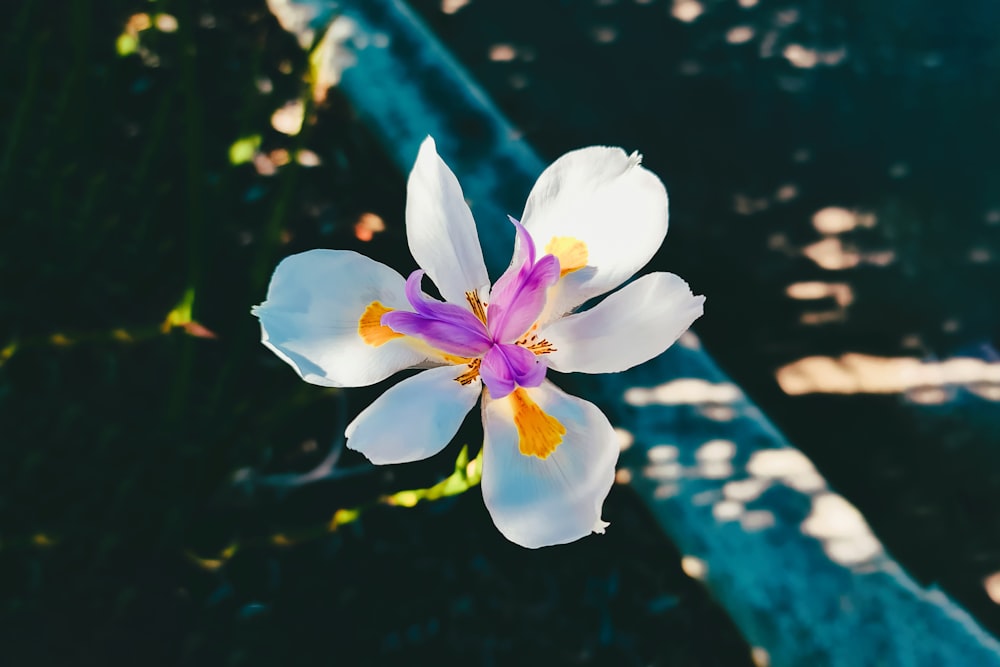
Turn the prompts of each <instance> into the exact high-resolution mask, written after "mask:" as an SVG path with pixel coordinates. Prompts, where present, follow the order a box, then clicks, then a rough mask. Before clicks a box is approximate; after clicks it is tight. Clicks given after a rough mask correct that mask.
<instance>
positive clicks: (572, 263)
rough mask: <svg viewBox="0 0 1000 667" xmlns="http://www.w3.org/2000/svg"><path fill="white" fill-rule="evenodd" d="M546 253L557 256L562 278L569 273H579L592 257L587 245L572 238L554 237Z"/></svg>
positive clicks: (546, 248) (546, 247)
mask: <svg viewBox="0 0 1000 667" xmlns="http://www.w3.org/2000/svg"><path fill="white" fill-rule="evenodd" d="M545 252H546V253H548V254H549V255H555V256H556V258H557V259H558V260H559V277H560V278H562V277H563V276H565V275H566V274H567V273H573V272H574V271H579V270H580V269H582V268H583V267H585V266H587V260H588V259H589V257H590V253H589V252H588V251H587V244H586V243H584V242H583V241H581V240H580V239H575V238H573V237H572V236H553V237H552V240H551V241H549V244H548V245H547V246H545Z"/></svg>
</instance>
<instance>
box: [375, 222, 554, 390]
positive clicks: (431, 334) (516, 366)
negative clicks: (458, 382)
mask: <svg viewBox="0 0 1000 667" xmlns="http://www.w3.org/2000/svg"><path fill="white" fill-rule="evenodd" d="M511 222H512V223H514V225H515V227H517V241H516V243H515V245H514V260H512V261H511V265H510V268H508V269H507V271H506V272H504V274H503V275H502V276H500V279H499V280H497V282H496V284H495V285H494V286H493V290H492V292H491V294H490V303H489V306H488V308H487V310H486V316H485V318H484V319H485V322H484V321H483V320H481V319H480V318H479V317H476V315H474V314H473V313H472V312H470V311H469V310H467V309H466V308H464V307H462V306H459V305H457V304H453V303H444V302H441V301H437V300H436V299H432V298H431V297H429V296H427V295H426V294H424V293H423V291H422V290H421V289H420V282H421V280H422V279H423V277H424V272H423V271H421V270H417V271H414V272H413V273H411V274H410V277H409V278H407V279H406V298H407V300H408V301H409V302H410V305H411V306H413V311H414V312H407V311H401V310H394V311H391V312H388V313H386V314H385V315H383V316H382V324H383V325H385V326H387V327H389V328H390V329H392V330H393V331H395V332H397V333H401V334H405V335H407V336H415V337H417V338H420V339H421V340H423V341H425V342H427V343H428V344H430V345H431V346H433V347H435V348H437V349H439V350H441V351H443V352H447V353H448V354H454V355H457V356H460V357H467V358H470V357H471V358H476V359H481V362H480V366H479V375H480V376H481V377H482V378H483V382H485V383H486V387H487V388H488V389H489V390H490V394H491V395H492V396H493V397H494V398H502V397H504V396H506V395H507V394H509V393H510V392H512V391H514V388H515V387H518V386H521V387H537V386H538V385H540V384H541V383H542V380H544V379H545V371H546V368H547V365H546V363H545V361H544V360H543V359H542V358H541V357H540V356H538V355H537V354H535V352H534V351H533V350H531V349H529V348H528V347H526V346H525V345H524V344H518V342H519V340H520V339H522V338H523V337H524V335H525V334H526V333H527V332H528V331H529V329H531V326H532V325H533V324H534V323H535V321H536V320H537V319H538V316H539V315H541V313H542V309H543V308H545V297H546V293H547V291H548V288H549V287H551V286H552V285H554V284H555V283H556V281H557V280H559V260H558V259H557V258H556V257H555V256H554V255H545V256H544V257H542V258H540V259H539V260H538V261H537V262H536V261H535V244H534V242H533V241H532V240H531V236H530V235H529V234H528V232H527V230H526V229H525V228H524V227H523V226H522V225H521V223H520V222H518V221H517V220H514V219H513V218H511ZM519 255H520V256H521V258H522V259H521V261H520V262H519V261H518V256H519ZM469 294H470V300H471V299H473V298H475V297H474V295H475V293H474V292H470V293H469ZM520 342H521V343H524V341H523V340H520Z"/></svg>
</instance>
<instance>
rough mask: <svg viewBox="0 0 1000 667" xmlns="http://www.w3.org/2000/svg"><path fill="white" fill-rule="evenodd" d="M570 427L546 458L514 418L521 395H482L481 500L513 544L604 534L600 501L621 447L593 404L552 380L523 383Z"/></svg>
mask: <svg viewBox="0 0 1000 667" xmlns="http://www.w3.org/2000/svg"><path fill="white" fill-rule="evenodd" d="M521 391H524V392H527V393H528V395H529V396H530V398H531V399H532V400H533V401H534V402H535V403H537V405H538V406H539V407H540V408H541V409H542V410H543V411H544V413H545V414H547V415H548V416H550V417H553V418H555V420H557V421H558V423H559V424H561V425H562V426H563V427H565V429H566V433H565V434H564V435H563V438H562V441H561V442H560V443H559V444H558V445H557V446H556V448H555V450H554V451H551V453H547V455H546V457H545V458H540V457H539V456H526V455H525V454H522V453H521V451H520V447H519V440H520V436H519V432H518V428H517V426H516V425H515V423H514V408H515V399H514V398H513V397H514V396H516V394H512V395H511V397H509V398H504V399H492V398H488V397H486V395H484V398H483V410H482V412H483V429H484V431H485V436H486V438H485V441H484V443H483V448H484V449H483V482H482V484H483V501H484V502H485V503H486V508H487V509H488V510H489V512H490V516H492V517H493V522H494V523H495V524H496V526H497V528H498V529H499V530H500V532H501V533H503V534H504V536H505V537H506V538H507V539H509V540H510V541H511V542H515V543H517V544H520V545H521V546H523V547H528V548H529V549H535V548H538V547H544V546H548V545H552V544H564V543H566V542H572V541H573V540H577V539H580V538H581V537H584V536H586V535H589V534H590V533H591V532H604V527H605V526H606V525H607V524H606V523H604V522H603V521H601V506H602V504H603V503H604V499H605V497H607V495H608V492H609V491H610V490H611V485H612V484H613V482H614V478H615V463H616V462H617V460H618V451H619V445H618V441H617V440H616V438H615V433H614V431H613V430H612V428H611V424H610V423H609V422H608V419H607V417H605V416H604V414H603V413H602V412H601V411H600V410H599V409H598V408H597V406H596V405H594V404H593V403H589V402H587V401H585V400H583V399H580V398H576V397H575V396H570V395H569V394H566V393H564V392H563V391H562V390H560V389H559V388H558V387H556V386H555V385H554V384H552V383H551V382H545V383H544V384H542V385H541V386H540V387H536V388H534V389H519V390H518V392H521Z"/></svg>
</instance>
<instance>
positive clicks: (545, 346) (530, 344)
mask: <svg viewBox="0 0 1000 667" xmlns="http://www.w3.org/2000/svg"><path fill="white" fill-rule="evenodd" d="M537 329H538V323H537V322H536V323H535V324H533V325H532V326H531V329H529V330H528V333H526V334H524V336H522V337H521V338H520V339H518V341H517V343H516V344H517V345H520V346H521V347H526V348H528V349H529V350H531V351H532V352H534V353H535V354H548V353H549V352H558V350H557V349H556V348H555V346H554V345H552V343H550V342H549V341H548V340H546V339H545V338H543V339H541V340H538V334H533V333H531V332H532V331H535V330H537Z"/></svg>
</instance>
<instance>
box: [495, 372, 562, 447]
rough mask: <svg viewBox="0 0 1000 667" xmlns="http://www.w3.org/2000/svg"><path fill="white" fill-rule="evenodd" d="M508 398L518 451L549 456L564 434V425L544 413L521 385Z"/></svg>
mask: <svg viewBox="0 0 1000 667" xmlns="http://www.w3.org/2000/svg"><path fill="white" fill-rule="evenodd" d="M508 399H509V400H510V406H511V409H512V410H513V411H514V426H516V427H517V435H518V438H519V441H518V449H519V450H520V452H521V453H522V454H524V455H525V456H537V457H538V458H540V459H543V460H544V459H547V458H549V455H550V454H551V453H552V452H554V451H556V447H558V446H559V443H561V442H562V439H563V438H562V437H563V436H564V435H566V427H565V426H563V425H562V424H561V423H559V420H558V419H556V418H555V417H553V416H552V415H548V414H545V412H544V411H543V410H542V409H541V408H540V407H538V404H537V403H535V402H534V401H533V400H531V397H530V396H528V392H527V391H525V390H524V388H522V387H518V388H517V389H515V390H514V391H513V392H512V393H511V394H510V395H509V396H508Z"/></svg>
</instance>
